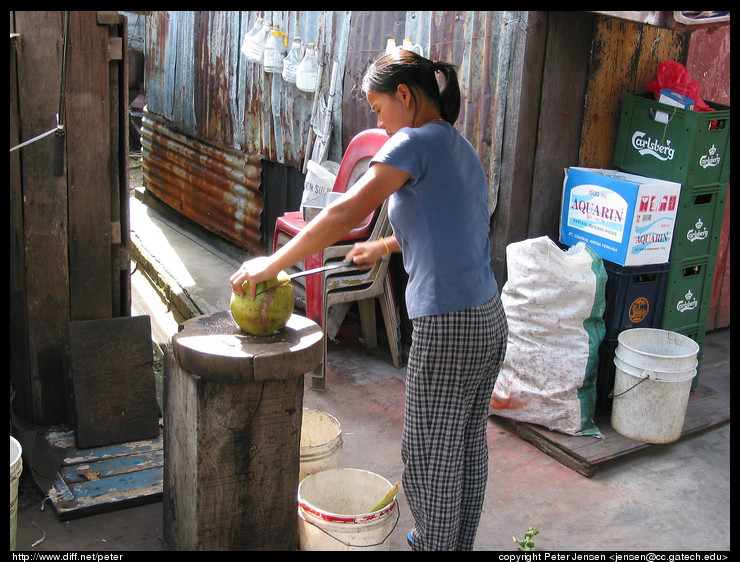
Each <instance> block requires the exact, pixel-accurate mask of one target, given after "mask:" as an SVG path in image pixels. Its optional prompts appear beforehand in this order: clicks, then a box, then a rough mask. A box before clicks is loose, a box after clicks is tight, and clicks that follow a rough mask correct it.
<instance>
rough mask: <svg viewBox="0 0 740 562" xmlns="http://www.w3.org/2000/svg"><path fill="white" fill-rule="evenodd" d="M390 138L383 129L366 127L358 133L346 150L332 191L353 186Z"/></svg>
mask: <svg viewBox="0 0 740 562" xmlns="http://www.w3.org/2000/svg"><path fill="white" fill-rule="evenodd" d="M388 138H389V137H388V135H387V134H386V132H385V131H384V130H383V129H366V130H364V131H362V132H360V133H357V134H356V135H355V136H354V137H353V138H352V140H351V141H349V144H348V145H347V150H345V151H344V156H342V161H341V163H340V164H339V171H338V172H337V178H336V179H335V180H334V186H333V187H332V191H334V192H337V193H344V192H345V191H347V188H348V187H352V184H353V183H354V182H355V181H357V178H359V176H361V175H362V174H364V173H365V171H366V170H367V166H368V165H369V163H370V159H371V158H372V157H373V156H375V154H376V153H377V152H378V150H380V148H381V147H382V146H383V145H384V144H385V142H386V141H387V140H388Z"/></svg>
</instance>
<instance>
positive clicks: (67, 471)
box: [47, 431, 164, 521]
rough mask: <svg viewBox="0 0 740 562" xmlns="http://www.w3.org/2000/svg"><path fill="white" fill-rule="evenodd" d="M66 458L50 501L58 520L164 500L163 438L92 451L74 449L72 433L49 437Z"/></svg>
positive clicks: (93, 449) (160, 436) (109, 446)
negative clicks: (63, 449) (64, 450)
mask: <svg viewBox="0 0 740 562" xmlns="http://www.w3.org/2000/svg"><path fill="white" fill-rule="evenodd" d="M47 439H48V440H49V442H50V443H52V444H53V445H56V446H58V447H63V448H65V449H66V451H67V454H66V457H65V459H64V462H63V463H62V466H61V467H60V469H59V472H58V474H57V480H56V482H55V483H54V488H53V490H52V491H51V492H50V494H49V497H50V500H51V503H52V506H53V507H54V511H55V513H56V516H57V519H59V520H61V521H65V520H69V519H74V518H77V517H82V516H86V515H92V514H94V513H101V512H105V511H112V510H114V509H120V508H124V507H130V506H132V505H140V504H144V503H150V502H155V501H161V499H162V483H163V471H164V455H163V448H162V435H161V433H160V435H159V436H158V437H156V438H154V439H146V440H142V441H132V442H130V443H120V444H116V445H107V446H103V447H95V448H91V449H77V448H76V447H74V446H73V445H74V442H75V437H74V432H72V431H69V432H64V433H57V434H49V435H47Z"/></svg>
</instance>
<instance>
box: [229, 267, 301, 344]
mask: <svg viewBox="0 0 740 562" xmlns="http://www.w3.org/2000/svg"><path fill="white" fill-rule="evenodd" d="M242 289H244V296H243V297H242V296H239V295H237V294H236V293H233V292H232V293H231V316H233V318H234V321H235V322H236V323H237V324H238V325H239V327H240V328H241V329H242V330H243V331H245V332H246V333H248V334H251V335H253V336H269V335H272V334H275V333H277V332H279V331H280V330H282V329H283V328H284V327H285V324H287V322H288V319H289V318H290V316H291V314H293V307H294V305H295V301H294V297H293V286H292V285H291V284H290V279H289V278H288V275H287V274H286V273H285V272H284V271H281V272H280V273H279V274H278V276H277V277H276V278H275V279H272V280H270V281H263V282H260V283H258V284H257V293H260V291H264V292H262V293H260V294H258V295H257V296H256V297H255V298H254V300H252V298H251V297H250V296H249V281H245V282H244V283H243V284H242ZM265 289H267V290H266V291H265Z"/></svg>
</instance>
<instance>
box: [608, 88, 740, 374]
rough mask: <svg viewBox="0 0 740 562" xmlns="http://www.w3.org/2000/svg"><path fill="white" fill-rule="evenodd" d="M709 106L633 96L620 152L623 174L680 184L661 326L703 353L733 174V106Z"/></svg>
mask: <svg viewBox="0 0 740 562" xmlns="http://www.w3.org/2000/svg"><path fill="white" fill-rule="evenodd" d="M708 105H709V106H710V107H712V109H714V111H693V110H690V109H683V108H680V107H674V106H672V105H668V104H664V103H659V102H657V101H655V100H654V96H653V94H652V93H650V94H627V96H626V97H625V100H624V105H623V108H622V113H621V117H620V123H619V131H618V135H617V143H616V149H615V153H614V165H615V166H616V167H617V168H619V169H621V170H624V171H627V172H630V173H635V174H643V175H647V176H650V177H654V178H661V179H665V180H669V181H675V182H678V183H681V198H680V202H679V210H678V214H677V217H676V226H675V230H674V236H673V244H672V248H671V255H670V262H669V267H668V275H667V284H666V290H665V301H664V303H663V310H662V315H661V319H660V324H659V327H660V328H661V329H664V330H670V331H674V332H677V333H680V334H683V335H686V336H688V337H690V338H692V339H693V340H694V341H696V342H697V343H698V344H699V346H700V348H701V346H702V345H703V343H704V336H705V334H706V322H707V314H708V312H709V304H710V298H711V293H712V281H713V276H714V268H715V262H716V258H717V252H718V249H719V240H720V234H721V231H722V219H723V215H724V207H725V198H726V193H727V184H728V180H729V176H730V108H729V107H727V106H723V105H720V104H714V103H708ZM699 353H700V354H701V351H700V352H699ZM698 378H699V376H698V373H697V376H696V377H695V378H694V383H693V385H692V388H695V387H696V384H697V382H698Z"/></svg>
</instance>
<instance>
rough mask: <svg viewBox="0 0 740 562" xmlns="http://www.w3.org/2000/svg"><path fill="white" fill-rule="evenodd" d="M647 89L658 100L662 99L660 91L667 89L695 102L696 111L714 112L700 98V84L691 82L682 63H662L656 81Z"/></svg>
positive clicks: (647, 85) (672, 61)
mask: <svg viewBox="0 0 740 562" xmlns="http://www.w3.org/2000/svg"><path fill="white" fill-rule="evenodd" d="M645 87H646V88H647V89H648V90H650V91H651V92H653V94H654V95H655V99H656V100H657V99H658V98H659V97H660V91H661V90H663V89H666V88H667V89H669V90H673V91H675V92H678V93H679V94H682V95H684V96H687V97H689V98H691V99H692V100H694V104H695V105H694V111H714V109H712V108H711V107H709V106H708V105H707V104H706V103H705V102H704V100H702V99H701V97H700V96H699V82H694V81H692V80H691V74H689V71H688V69H687V68H686V67H685V66H684V65H682V64H681V63H680V62H676V61H674V60H664V61H660V63H658V72H657V73H656V76H655V79H654V80H651V81H650V82H648V83H647V84H645Z"/></svg>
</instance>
